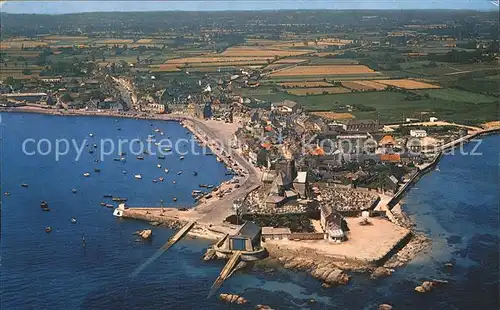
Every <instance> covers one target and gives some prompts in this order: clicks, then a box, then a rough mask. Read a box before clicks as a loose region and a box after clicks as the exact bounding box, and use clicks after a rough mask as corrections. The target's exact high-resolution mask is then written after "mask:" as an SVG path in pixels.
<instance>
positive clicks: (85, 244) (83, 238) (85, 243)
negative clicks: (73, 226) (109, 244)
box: [82, 235, 87, 248]
mask: <svg viewBox="0 0 500 310" xmlns="http://www.w3.org/2000/svg"><path fill="white" fill-rule="evenodd" d="M85 246H87V242H85V235H82V248H84V247H85Z"/></svg>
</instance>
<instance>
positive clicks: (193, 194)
mask: <svg viewBox="0 0 500 310" xmlns="http://www.w3.org/2000/svg"><path fill="white" fill-rule="evenodd" d="M202 193H203V192H202V191H200V190H197V189H195V190H193V191H192V192H191V195H192V196H195V195H200V194H202Z"/></svg>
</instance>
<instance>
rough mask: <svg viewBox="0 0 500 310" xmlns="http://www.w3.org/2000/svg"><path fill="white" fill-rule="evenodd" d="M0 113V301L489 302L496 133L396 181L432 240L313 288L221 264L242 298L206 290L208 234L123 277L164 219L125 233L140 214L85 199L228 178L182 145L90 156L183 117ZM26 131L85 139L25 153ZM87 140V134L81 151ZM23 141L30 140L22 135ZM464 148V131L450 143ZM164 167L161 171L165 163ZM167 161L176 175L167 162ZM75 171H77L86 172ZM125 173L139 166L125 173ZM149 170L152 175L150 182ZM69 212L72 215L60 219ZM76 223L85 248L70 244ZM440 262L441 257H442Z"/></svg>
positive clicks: (495, 278)
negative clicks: (458, 141) (123, 215)
mask: <svg viewBox="0 0 500 310" xmlns="http://www.w3.org/2000/svg"><path fill="white" fill-rule="evenodd" d="M0 116H1V123H0V126H1V127H0V130H1V135H2V141H1V149H0V151H1V155H0V156H1V157H0V159H1V166H0V169H1V170H0V173H1V179H0V186H1V192H2V193H3V192H5V191H9V192H10V196H5V195H3V194H2V196H1V202H2V205H1V206H2V210H1V211H2V212H1V224H2V227H1V233H2V234H1V267H0V268H1V272H0V277H1V279H0V285H1V289H0V293H1V296H0V297H1V298H0V300H1V303H0V307H1V309H234V308H238V309H253V308H254V307H255V305H256V304H259V303H262V304H267V305H270V306H272V307H273V308H275V309H376V308H377V306H378V305H379V304H381V303H389V304H392V305H393V306H394V307H395V309H473V308H474V309H497V308H498V306H499V300H498V298H499V297H498V289H499V272H498V268H499V255H498V251H499V237H498V228H499V216H500V214H499V201H500V197H499V187H498V186H499V168H500V166H499V154H500V149H499V148H500V136H490V137H485V138H484V139H483V140H482V143H481V145H479V147H478V149H477V150H476V151H477V152H481V153H482V155H478V156H470V155H460V154H457V155H447V156H444V157H443V159H442V160H441V161H440V163H439V165H438V167H439V171H432V172H431V173H429V174H427V175H425V176H424V177H423V178H422V179H421V180H420V181H419V182H418V183H417V184H416V185H415V186H414V187H413V188H412V189H411V190H410V192H409V193H408V195H407V196H406V197H405V198H404V200H403V208H404V210H405V211H406V212H407V213H408V214H409V215H410V216H411V218H412V219H413V220H414V221H415V223H416V224H417V229H418V230H420V231H422V232H425V233H426V234H427V235H428V236H429V237H430V238H431V239H432V241H433V243H432V248H431V249H430V250H429V251H427V252H425V253H421V254H420V255H419V256H418V257H417V258H416V259H415V260H413V261H412V262H411V263H410V264H409V265H408V266H406V267H405V268H402V269H399V270H398V271H397V272H396V273H395V274H393V275H392V276H391V277H389V278H386V279H379V280H370V279H368V277H367V276H366V275H356V274H354V275H352V279H351V282H350V284H349V285H347V286H343V287H337V288H330V289H323V288H321V283H320V282H319V281H316V280H315V279H313V278H312V277H310V276H308V275H306V274H304V273H294V272H290V271H287V270H283V269H282V268H279V267H275V268H274V271H272V272H264V271H262V270H261V269H259V270H252V268H248V269H247V270H242V271H239V272H237V273H236V274H234V275H233V276H232V277H231V278H230V279H229V280H228V281H226V282H225V283H224V285H223V287H222V288H221V289H220V291H219V292H226V293H236V294H240V295H242V296H244V297H245V298H247V299H248V300H249V301H250V304H249V305H243V306H234V305H233V306H232V305H228V304H226V303H223V302H221V301H219V300H218V298H217V297H216V296H215V297H212V298H209V299H207V294H208V292H209V288H210V286H211V284H212V283H213V281H215V279H216V278H217V276H218V273H219V271H220V269H221V268H222V266H223V264H224V262H223V261H211V262H203V261H202V260H201V255H202V254H203V252H204V250H205V249H206V248H207V246H208V244H209V241H206V240H202V239H192V238H185V239H183V240H182V241H181V242H179V243H178V244H176V245H175V246H174V247H173V248H171V249H170V250H169V251H167V252H166V253H165V254H163V255H162V256H161V257H160V258H159V259H157V260H156V261H155V262H154V263H152V264H151V265H149V266H148V267H147V268H145V269H144V270H143V271H142V272H141V273H140V274H139V275H138V276H137V277H135V278H132V277H131V276H130V275H131V273H132V272H133V271H134V270H135V269H136V268H137V267H138V266H140V265H141V264H143V263H144V262H145V261H146V260H147V259H148V258H149V257H151V256H152V255H153V254H154V253H155V252H156V250H157V249H158V248H159V247H160V246H161V245H163V243H164V242H166V241H167V240H168V238H169V237H170V236H171V235H172V233H173V231H172V230H169V229H165V228H154V232H153V233H154V237H153V240H152V241H151V242H136V239H137V237H136V236H134V235H133V233H134V232H135V231H136V230H137V229H141V228H145V227H147V223H144V222H140V221H134V220H122V219H116V218H114V217H113V216H112V209H108V208H103V207H101V206H100V205H99V204H100V202H101V201H105V199H104V198H103V197H102V196H103V195H105V194H112V195H114V196H121V197H127V198H129V201H128V203H129V204H130V205H149V206H160V200H163V201H164V205H165V206H173V205H176V206H186V207H189V206H192V203H193V200H192V198H191V190H193V189H195V188H196V187H197V185H198V184H200V183H204V184H214V185H216V184H219V183H220V182H222V181H223V180H225V179H228V178H229V176H227V175H226V171H227V170H226V169H225V167H224V166H223V165H222V164H220V163H218V162H217V161H216V159H215V157H214V156H206V155H199V156H195V155H192V154H188V155H186V156H185V159H184V160H180V159H179V155H177V154H171V155H167V156H166V159H165V160H161V159H157V157H156V156H152V155H144V157H145V158H144V160H137V159H136V158H135V156H133V155H131V154H127V155H126V156H125V157H126V158H127V160H126V161H125V162H117V161H114V160H113V158H115V157H119V156H117V155H116V154H115V155H110V156H108V157H105V158H104V159H105V160H104V161H99V162H98V163H96V162H94V160H95V159H97V158H99V153H100V151H101V146H100V142H99V141H100V140H101V139H108V138H109V139H112V140H115V141H116V140H118V139H120V138H121V139H136V138H139V139H141V140H143V141H144V140H146V138H147V136H148V135H150V134H155V135H156V136H158V133H155V132H153V129H154V128H158V129H160V130H161V131H163V132H164V133H165V136H169V137H170V139H172V140H173V141H179V140H181V139H184V138H189V137H190V134H189V133H186V130H185V129H184V128H182V127H181V126H180V125H179V124H177V123H175V122H160V121H146V120H131V119H119V120H117V119H114V118H106V117H95V118H90V117H60V116H48V115H36V114H17V113H2V114H1V115H0ZM118 128H120V130H119V129H118ZM89 133H93V137H90V136H89ZM30 138H31V139H35V141H39V140H40V139H48V140H49V141H52V143H53V144H54V143H55V141H56V139H63V138H65V139H75V141H77V143H81V141H83V140H84V139H87V140H88V143H89V146H88V147H85V148H84V151H83V152H82V154H81V157H80V158H79V160H77V161H75V156H76V152H75V151H74V150H73V151H69V153H68V154H67V155H65V156H61V158H60V160H59V161H56V159H55V154H53V152H51V153H50V154H48V155H45V156H44V155H40V154H36V155H32V156H29V155H25V154H24V153H23V150H22V144H23V141H25V140H26V139H30ZM44 143H46V142H44ZM93 143H97V144H98V147H97V148H95V149H94V152H93V153H92V154H91V153H89V151H88V150H89V149H90V148H92V144H93ZM27 145H28V146H29V148H28V149H29V150H28V151H32V149H33V144H27ZM42 146H43V145H42ZM186 147H188V146H186ZM474 147H475V145H474V143H470V144H467V145H466V146H465V148H464V151H465V152H470V151H472V150H473V148H474ZM181 148H183V146H181ZM198 148H199V147H198ZM42 151H46V149H43V148H42ZM126 152H130V151H129V150H126ZM158 163H160V164H161V165H162V168H161V169H159V168H157V166H156V165H157V164H158ZM94 168H99V169H101V172H100V173H96V172H94V170H93V169H94ZM164 168H169V169H170V172H169V173H168V174H165V172H164V170H163V169H164ZM123 170H126V171H127V173H126V174H123ZM180 170H182V171H183V174H181V175H177V171H180ZM192 171H197V172H198V175H197V176H194V175H193V173H192ZM85 172H89V173H90V176H89V177H88V178H86V177H84V176H83V173H85ZM134 174H141V175H142V176H143V179H142V180H137V179H135V178H134ZM160 176H163V177H164V178H165V181H164V182H158V183H153V182H152V180H153V179H155V178H158V177H160ZM174 180H175V181H176V184H173V183H172V181H174ZM21 183H27V184H28V188H23V187H21V186H20V184H21ZM72 188H75V189H76V190H77V192H76V193H75V194H73V193H72V192H71V189H72ZM173 197H177V198H178V200H177V202H173ZM41 200H46V201H47V202H48V204H49V206H50V208H51V212H42V211H41V209H40V201H41ZM109 203H111V201H109ZM72 217H75V218H76V219H77V223H76V224H73V223H71V222H70V219H71V218H72ZM47 226H51V227H52V229H53V230H52V232H51V233H50V234H47V233H45V231H44V230H45V227H47ZM82 235H84V236H85V240H86V247H82ZM450 261H451V262H453V263H454V264H455V267H454V268H453V269H446V268H444V264H445V263H446V262H450ZM426 279H443V280H449V281H450V283H449V284H447V285H442V286H440V287H438V288H437V289H436V290H435V291H433V292H431V293H428V294H417V293H415V292H414V291H413V289H414V287H415V286H416V285H419V284H420V283H421V282H422V281H423V280H426ZM311 299H314V301H315V302H311Z"/></svg>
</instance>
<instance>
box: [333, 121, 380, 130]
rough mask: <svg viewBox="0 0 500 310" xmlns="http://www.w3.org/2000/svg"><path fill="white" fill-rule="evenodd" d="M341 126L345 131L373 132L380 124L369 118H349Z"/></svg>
mask: <svg viewBox="0 0 500 310" xmlns="http://www.w3.org/2000/svg"><path fill="white" fill-rule="evenodd" d="M342 128H343V129H344V130H345V131H347V132H375V131H378V130H379V129H380V125H379V124H378V122H375V121H374V120H371V119H367V120H356V119H350V120H348V121H347V122H345V123H344V124H343V125H342Z"/></svg>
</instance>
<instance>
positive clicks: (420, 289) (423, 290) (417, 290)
mask: <svg viewBox="0 0 500 310" xmlns="http://www.w3.org/2000/svg"><path fill="white" fill-rule="evenodd" d="M415 292H419V293H426V292H427V291H426V290H425V289H424V288H423V287H422V286H420V285H419V286H417V287H415Z"/></svg>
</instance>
